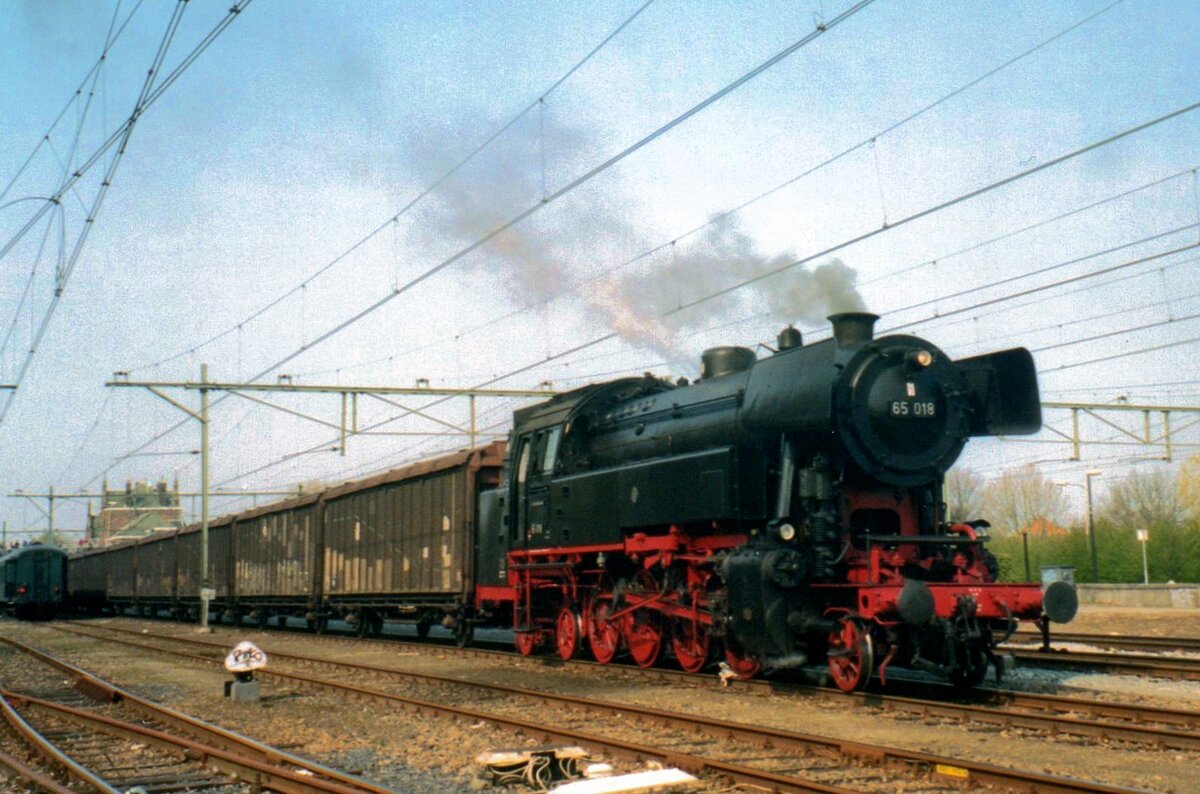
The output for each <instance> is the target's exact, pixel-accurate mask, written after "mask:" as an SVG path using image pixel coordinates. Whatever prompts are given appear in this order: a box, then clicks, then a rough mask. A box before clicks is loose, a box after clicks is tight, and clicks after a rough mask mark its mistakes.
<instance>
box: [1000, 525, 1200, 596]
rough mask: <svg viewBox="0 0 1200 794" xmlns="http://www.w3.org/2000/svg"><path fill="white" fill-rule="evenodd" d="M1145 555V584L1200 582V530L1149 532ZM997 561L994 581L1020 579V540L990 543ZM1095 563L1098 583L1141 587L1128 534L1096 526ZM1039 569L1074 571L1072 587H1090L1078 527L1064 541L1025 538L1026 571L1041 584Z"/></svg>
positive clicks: (1137, 550) (1137, 552)
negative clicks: (1061, 567)
mask: <svg viewBox="0 0 1200 794" xmlns="http://www.w3.org/2000/svg"><path fill="white" fill-rule="evenodd" d="M1149 530H1150V542H1149V544H1148V545H1147V548H1146V552H1147V557H1148V560H1149V564H1150V581H1151V582H1152V583H1153V582H1166V581H1167V580H1172V581H1175V582H1200V524H1198V523H1197V522H1196V521H1191V522H1187V523H1182V524H1167V525H1161V526H1151V527H1149ZM988 547H989V548H990V549H991V551H992V553H993V554H995V555H996V558H997V559H998V560H999V561H1000V580H1001V581H1005V582H1020V581H1024V579H1025V556H1024V551H1023V549H1022V545H1021V536H1020V535H1006V536H1003V537H995V538H993V539H992V541H991V542H990V543H989V544H988ZM1096 558H1097V563H1098V567H1099V571H1100V578H1099V581H1101V582H1108V583H1113V584H1126V583H1136V582H1141V581H1142V549H1141V544H1140V543H1138V541H1137V538H1136V536H1135V532H1134V529H1133V528H1130V527H1116V526H1113V525H1112V524H1109V523H1107V522H1105V521H1097V522H1096ZM1043 565H1073V566H1075V581H1077V582H1092V581H1093V579H1092V563H1091V555H1090V553H1089V550H1088V542H1087V533H1086V531H1085V530H1084V528H1083V527H1082V526H1076V527H1073V528H1072V530H1071V532H1070V533H1069V534H1066V535H1058V536H1054V537H1034V536H1030V538H1029V567H1030V572H1031V574H1032V578H1033V580H1034V581H1040V579H1041V566H1043Z"/></svg>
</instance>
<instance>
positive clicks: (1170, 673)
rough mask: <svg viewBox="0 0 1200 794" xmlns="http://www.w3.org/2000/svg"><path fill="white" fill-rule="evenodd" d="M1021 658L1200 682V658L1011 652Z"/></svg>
mask: <svg viewBox="0 0 1200 794" xmlns="http://www.w3.org/2000/svg"><path fill="white" fill-rule="evenodd" d="M1010 652H1011V653H1012V654H1013V656H1015V657H1016V658H1017V659H1021V660H1023V661H1026V662H1033V663H1036V664H1037V665H1038V666H1041V667H1075V668H1080V669H1089V670H1091V669H1098V670H1103V671H1105V672H1109V673H1130V674H1137V675H1150V676H1159V677H1163V678H1171V679H1176V680H1184V681H1200V659H1188V658H1186V657H1177V656H1148V655H1135V654H1121V653H1102V652H1088V651H1063V650H1054V649H1051V650H1049V651H1042V650H1036V651H1023V650H1010Z"/></svg>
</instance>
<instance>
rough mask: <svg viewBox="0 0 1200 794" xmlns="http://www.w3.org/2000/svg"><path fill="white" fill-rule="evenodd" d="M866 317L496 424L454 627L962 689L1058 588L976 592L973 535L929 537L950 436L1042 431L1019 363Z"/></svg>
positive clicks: (1058, 609) (597, 390)
mask: <svg viewBox="0 0 1200 794" xmlns="http://www.w3.org/2000/svg"><path fill="white" fill-rule="evenodd" d="M877 319H878V318H877V317H876V316H875V315H872V314H866V313H847V314H838V315H834V316H832V317H831V318H830V321H831V323H832V326H833V336H832V338H831V339H828V340H825V341H821V342H818V343H815V344H810V345H807V346H805V345H802V344H801V339H800V334H799V333H798V332H797V331H796V330H795V329H790V328H789V329H787V330H785V331H784V333H783V334H781V335H780V339H779V350H778V352H776V353H775V354H773V355H771V356H769V357H767V358H764V359H762V360H756V356H755V354H754V353H753V351H751V350H749V349H746V348H737V347H725V348H715V349H711V350H709V351H707V352H706V353H705V354H704V358H703V368H702V376H701V378H700V380H698V381H697V382H696V383H694V384H690V385H688V384H672V383H669V382H667V381H664V380H661V379H658V378H653V377H649V376H647V377H643V378H626V379H621V380H616V381H612V382H609V383H601V384H595V385H591V386H586V387H584V388H581V389H578V390H575V391H572V392H569V393H566V394H562V395H558V396H556V397H554V398H553V399H551V400H548V401H546V402H544V403H542V404H539V405H535V406H532V407H529V408H525V409H522V410H519V411H517V412H516V414H515V415H514V428H513V431H512V436H511V440H510V444H509V452H508V454H509V458H508V464H507V467H506V471H507V476H506V481H505V483H504V484H503V485H502V487H501V488H500V489H498V490H494V491H490V492H484V493H482V494H481V495H480V507H479V512H480V528H479V532H480V534H479V539H478V543H479V547H478V555H477V561H476V582H477V584H476V604H475V606H476V612H477V614H478V615H481V616H487V615H490V616H498V615H506V614H509V613H511V615H512V626H513V630H514V632H515V637H516V645H517V647H518V648H519V649H520V650H521V652H522V653H525V654H530V653H533V652H534V651H535V650H537V649H538V648H540V647H543V646H545V645H553V647H554V648H555V649H556V651H557V652H558V653H559V654H560V655H561V656H562V657H563V658H569V657H572V656H575V655H576V654H579V653H581V652H583V651H584V649H585V648H586V649H588V650H590V653H591V655H592V656H593V657H594V658H595V659H596V660H598V661H600V662H608V661H610V660H612V659H613V658H614V657H616V656H617V654H618V653H620V652H624V651H628V653H629V655H630V656H631V657H632V658H633V660H634V661H635V662H636V663H637V664H639V665H643V666H648V665H652V664H654V663H655V662H656V661H658V660H659V658H660V656H661V655H662V654H663V652H664V650H665V649H667V648H669V649H670V653H671V654H672V655H673V656H674V658H675V659H676V660H677V662H678V663H679V665H680V666H682V667H683V668H684V669H686V670H692V671H696V670H700V669H702V668H704V667H705V666H706V665H708V664H710V663H711V662H712V661H713V660H714V659H716V658H723V659H724V661H725V663H726V664H727V665H729V666H730V668H732V671H733V672H735V673H737V674H739V675H743V676H749V675H753V674H755V673H756V672H757V671H758V670H759V669H761V668H764V667H769V668H780V667H786V666H794V665H799V664H804V663H806V662H809V661H820V660H825V661H827V663H828V666H829V671H830V674H831V676H832V678H833V680H834V682H835V683H836V684H837V685H838V686H839V687H841V688H842V689H844V690H847V691H851V690H855V689H858V688H861V687H863V686H864V685H865V684H866V683H867V682H868V681H869V680H870V679H871V677H872V676H873V675H878V676H879V677H880V678H881V679H884V680H886V679H885V677H886V671H887V669H888V668H889V666H890V665H893V664H896V665H904V666H909V667H916V668H920V669H924V670H927V671H932V672H935V673H939V674H941V675H943V676H946V677H948V678H949V679H951V680H952V681H955V682H957V683H959V684H960V685H963V686H971V685H974V684H976V683H978V682H979V681H980V680H982V678H983V677H984V675H986V672H987V670H988V669H989V666H994V667H995V669H996V674H997V676H999V675H1000V672H1001V665H1000V662H999V660H998V659H997V657H996V655H995V653H994V648H995V645H996V643H997V642H998V641H999V640H1001V639H1002V638H1003V637H1004V636H1007V634H1008V633H1009V632H1011V631H1012V630H1013V628H1015V626H1016V624H1017V622H1018V621H1020V620H1029V621H1035V622H1037V623H1038V624H1039V625H1040V626H1042V627H1043V630H1044V631H1046V630H1048V622H1047V621H1051V620H1053V621H1057V622H1063V621H1068V620H1070V619H1071V618H1072V617H1073V616H1074V613H1075V609H1076V599H1075V593H1074V590H1073V589H1071V587H1070V586H1069V585H1066V584H1062V585H1059V584H1056V585H1053V586H1051V587H1050V588H1049V589H1047V590H1046V592H1045V593H1043V591H1042V588H1041V587H1040V586H1039V585H1037V584H1015V585H1014V584H998V583H996V582H995V581H994V579H995V575H996V570H995V564H994V560H993V559H992V558H991V556H990V555H989V553H988V552H987V551H986V549H985V546H984V542H985V541H986V538H984V537H979V536H977V535H976V533H975V531H974V530H973V529H972V527H971V526H968V525H964V524H949V523H947V522H946V520H945V515H946V507H945V504H944V502H943V500H942V484H943V477H944V474H945V472H946V471H947V469H948V468H949V467H950V466H951V464H953V463H954V461H955V460H956V459H957V458H958V456H959V453H960V452H961V451H962V449H963V446H964V444H965V443H966V442H967V440H968V439H969V438H972V437H979V436H992V435H999V434H1006V435H1008V434H1027V433H1033V432H1036V431H1037V430H1038V429H1040V427H1041V410H1040V403H1039V398H1038V390H1037V377H1036V372H1035V369H1034V366H1033V360H1032V357H1031V355H1030V354H1029V352H1028V351H1027V350H1025V349H1021V348H1019V349H1013V350H1006V351H1002V352H997V353H991V354H988V355H982V356H977V357H974V358H968V359H964V360H960V361H952V360H951V359H950V358H949V357H948V356H947V355H946V354H945V353H943V352H942V351H941V350H939V349H938V348H937V347H935V346H934V345H932V344H930V343H929V342H928V341H925V340H923V339H920V338H917V337H915V336H903V335H893V336H885V337H882V338H879V339H875V338H873V327H874V323H875V321H876V320H877Z"/></svg>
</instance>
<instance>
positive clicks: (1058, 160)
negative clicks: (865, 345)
mask: <svg viewBox="0 0 1200 794" xmlns="http://www.w3.org/2000/svg"><path fill="white" fill-rule="evenodd" d="M1197 108H1200V102H1194V103H1191V104H1188V105H1184V106H1182V107H1180V108H1177V109H1175V110H1172V111H1169V112H1167V113H1165V114H1162V115H1160V116H1157V117H1155V118H1152V119H1150V120H1148V121H1145V122H1141V123H1139V124H1136V125H1134V126H1132V127H1128V128H1126V129H1124V130H1121V131H1119V132H1116V133H1113V134H1110V135H1108V136H1106V137H1104V138H1101V139H1099V140H1096V141H1093V142H1091V143H1088V144H1085V145H1083V146H1081V147H1078V148H1076V149H1073V150H1071V151H1068V152H1066V153H1064V154H1061V155H1059V156H1057V157H1054V158H1052V159H1050V160H1048V161H1046V162H1044V163H1041V164H1038V165H1035V166H1032V167H1030V168H1027V169H1024V170H1021V171H1018V172H1017V173H1014V174H1011V175H1010V176H1007V177H1003V178H1001V179H999V180H995V181H993V182H990V183H988V184H986V185H983V186H981V187H979V188H975V189H973V190H970V191H968V192H966V193H963V194H960V195H958V196H956V197H954V198H950V199H947V200H944V201H941V202H938V203H936V204H934V205H931V206H929V207H927V208H925V209H922V210H919V211H917V212H914V213H911V214H909V215H907V216H905V217H904V218H901V219H900V220H898V221H896V222H894V223H892V224H891V225H890V226H887V227H880V228H876V229H872V230H870V231H867V232H863V233H860V234H858V235H855V236H853V237H851V238H849V239H847V240H844V241H842V242H840V243H837V244H835V245H833V246H829V247H826V248H825V249H824V250H822V251H819V252H817V253H815V254H810V255H807V256H805V257H802V258H800V259H797V260H794V261H792V262H790V263H788V264H784V265H781V266H779V267H777V268H774V269H772V270H771V271H768V272H766V273H763V274H758V275H755V276H751V277H749V278H746V279H743V280H742V281H740V282H738V283H736V284H732V285H730V286H728V287H724V288H722V289H719V290H716V291H714V292H711V293H709V294H708V295H706V296H702V297H700V298H697V299H695V300H692V301H690V302H688V303H686V304H683V305H681V306H678V307H676V308H674V309H670V310H668V311H665V312H662V313H661V314H660V315H659V317H660V318H665V317H669V316H672V315H674V314H677V313H680V312H683V311H686V310H688V309H690V308H693V307H695V306H698V305H701V304H703V303H705V302H707V301H710V300H713V299H715V298H717V297H720V296H723V295H727V294H730V293H732V292H734V291H736V290H739V289H742V288H744V287H747V286H749V285H752V284H755V283H758V282H760V281H763V280H764V279H766V278H769V277H771V276H774V275H778V274H779V273H782V272H785V271H787V270H789V269H791V268H794V267H797V266H799V265H802V264H805V263H808V262H811V261H813V260H814V259H818V258H821V257H825V256H828V255H829V254H831V253H835V252H837V251H839V250H841V249H843V248H846V247H849V246H851V245H854V244H856V243H859V242H862V241H864V240H867V239H870V238H872V237H875V236H877V235H879V234H883V233H885V232H889V231H893V230H895V229H897V228H899V227H901V226H904V225H907V224H909V223H912V222H913V221H916V220H919V219H921V218H925V217H928V216H930V215H933V214H935V213H937V212H941V211H943V210H945V209H948V208H950V207H953V206H956V205H958V204H960V203H963V202H966V201H970V200H972V199H974V198H978V197H979V196H982V195H986V194H987V193H990V192H992V191H994V190H997V189H999V188H1001V187H1004V186H1007V185H1010V184H1013V183H1015V182H1018V181H1020V180H1022V179H1026V178H1028V177H1030V176H1033V175H1035V174H1038V173H1041V172H1043V171H1045V170H1047V169H1050V168H1054V167H1056V166H1058V165H1061V164H1063V163H1066V162H1069V161H1071V160H1074V159H1076V158H1078V157H1081V156H1083V155H1085V154H1087V153H1089V152H1093V151H1095V150H1097V149H1100V148H1102V147H1104V146H1108V145H1111V144H1113V143H1115V142H1117V141H1120V140H1123V139H1125V138H1127V137H1129V136H1132V135H1136V134H1137V133H1139V132H1142V131H1145V130H1147V129H1150V128H1152V127H1155V126H1157V125H1159V124H1163V123H1165V122H1167V121H1170V120H1172V119H1175V118H1178V117H1180V116H1182V115H1185V114H1187V113H1190V112H1193V111H1195V110H1196V109H1197ZM1191 227H1192V225H1189V226H1188V227H1186V228H1191ZM1197 247H1200V243H1195V244H1190V245H1187V246H1183V247H1180V248H1178V249H1176V250H1175V251H1171V252H1167V253H1165V254H1156V255H1152V256H1149V257H1145V258H1144V259H1145V260H1146V261H1149V260H1151V259H1154V258H1159V257H1163V256H1169V255H1171V254H1173V253H1179V252H1182V251H1186V250H1192V249H1194V248H1197ZM1026 292H1029V291H1026ZM997 300H1000V299H997ZM617 337H618V334H617V333H616V332H610V333H607V334H603V335H601V336H598V337H595V338H593V339H591V340H588V341H586V342H582V343H579V344H576V345H573V346H571V347H569V348H566V349H564V350H561V351H559V352H557V353H553V354H550V355H548V356H546V357H545V358H543V359H539V360H537V361H534V362H531V363H529V364H526V365H523V366H520V367H517V368H515V369H512V370H509V371H508V372H506V373H503V374H501V375H496V376H493V377H492V378H489V379H487V380H485V381H483V382H481V383H479V384H477V385H475V386H474V387H473V388H486V387H488V386H492V385H494V384H496V383H499V382H501V381H503V380H507V379H509V378H512V377H515V376H517V375H521V374H524V373H526V372H530V371H532V370H535V369H538V368H539V367H542V366H545V365H546V364H547V363H549V362H551V361H555V360H559V359H562V358H566V357H569V356H571V355H574V354H576V353H579V352H582V351H583V350H587V349H589V348H591V347H594V346H596V345H599V344H602V343H604V342H607V341H611V340H613V339H616V338H617ZM295 355H298V353H296V354H292V356H293V357H294V356H295ZM277 366H278V365H277ZM268 371H270V370H268ZM446 399H449V398H442V399H440V400H435V401H431V402H430V403H427V404H426V405H424V406H421V407H420V408H419V410H426V409H428V408H430V407H432V406H434V405H437V404H440V403H441V402H444V401H445V400H446ZM409 413H411V412H409ZM409 413H405V414H401V415H398V416H395V417H392V418H390V419H385V420H382V421H380V422H378V423H376V424H374V425H371V426H370V427H369V429H377V428H379V427H382V426H384V425H386V424H388V423H390V422H393V421H397V420H399V419H401V418H403V417H404V416H407V415H409ZM165 432H169V431H164V433H165ZM154 440H157V438H156V439H153V440H152V441H151V442H147V444H146V445H147V446H148V445H149V443H152V442H153V441H154ZM335 442H336V439H333V440H331V441H327V442H322V443H320V444H316V445H314V446H312V447H309V448H306V449H305V450H302V451H301V452H298V453H294V454H290V455H288V456H287V457H286V458H282V459H280V460H279V461H277V462H276V463H278V462H282V461H283V460H290V459H291V458H294V457H295V456H296V455H302V454H310V453H312V452H316V451H320V450H322V449H327V448H330V444H333V443H335ZM272 465H275V464H271V463H268V464H265V465H264V466H260V467H259V468H257V469H255V470H253V471H251V472H246V473H244V475H239V476H238V477H235V478H234V479H233V480H230V481H235V480H236V479H240V478H241V477H242V476H249V475H251V474H254V473H258V472H259V471H263V470H265V469H267V468H270V467H271V466H272Z"/></svg>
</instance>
